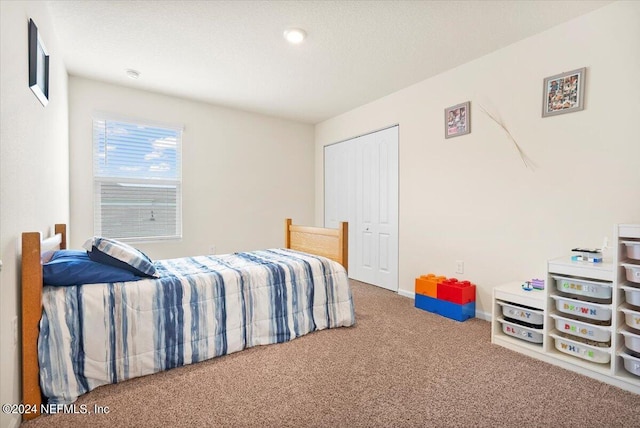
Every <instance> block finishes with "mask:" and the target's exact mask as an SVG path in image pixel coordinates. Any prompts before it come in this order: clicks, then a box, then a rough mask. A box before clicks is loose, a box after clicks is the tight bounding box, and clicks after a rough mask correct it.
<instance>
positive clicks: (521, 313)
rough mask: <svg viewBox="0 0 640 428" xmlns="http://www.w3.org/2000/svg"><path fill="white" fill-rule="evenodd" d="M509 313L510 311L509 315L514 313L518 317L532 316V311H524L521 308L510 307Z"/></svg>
mask: <svg viewBox="0 0 640 428" xmlns="http://www.w3.org/2000/svg"><path fill="white" fill-rule="evenodd" d="M507 313H509V315H513V316H514V317H518V318H531V312H527V311H523V310H520V309H511V308H509V309H508V310H507Z"/></svg>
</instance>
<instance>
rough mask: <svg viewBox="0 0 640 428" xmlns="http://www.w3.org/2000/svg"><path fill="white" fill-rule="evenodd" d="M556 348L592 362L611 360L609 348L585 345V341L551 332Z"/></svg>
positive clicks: (603, 362) (602, 362)
mask: <svg viewBox="0 0 640 428" xmlns="http://www.w3.org/2000/svg"><path fill="white" fill-rule="evenodd" d="M550 336H551V337H553V339H554V341H555V345H556V349H557V350H558V351H560V352H563V353H565V354H569V355H574V356H576V357H579V358H582V359H584V360H587V361H593V362H594V363H600V364H606V363H608V362H609V361H611V348H604V347H602V348H601V347H598V346H591V345H587V344H586V343H583V342H579V341H575V340H571V339H567V338H565V337H562V336H558V335H557V334H554V333H551V334H550Z"/></svg>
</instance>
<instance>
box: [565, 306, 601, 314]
mask: <svg viewBox="0 0 640 428" xmlns="http://www.w3.org/2000/svg"><path fill="white" fill-rule="evenodd" d="M562 307H563V308H564V309H565V310H567V311H570V312H577V313H579V314H584V315H598V310H597V309H590V308H586V307H584V306H577V305H574V304H570V303H563V304H562Z"/></svg>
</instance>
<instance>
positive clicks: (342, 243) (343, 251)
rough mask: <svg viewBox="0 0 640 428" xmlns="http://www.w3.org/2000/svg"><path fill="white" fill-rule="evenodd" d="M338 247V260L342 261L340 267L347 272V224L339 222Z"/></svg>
mask: <svg viewBox="0 0 640 428" xmlns="http://www.w3.org/2000/svg"><path fill="white" fill-rule="evenodd" d="M338 240H339V244H338V245H339V247H340V260H342V266H344V269H345V270H346V271H347V272H349V223H347V222H344V221H342V222H340V232H339V234H338Z"/></svg>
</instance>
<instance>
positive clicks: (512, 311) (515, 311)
mask: <svg viewBox="0 0 640 428" xmlns="http://www.w3.org/2000/svg"><path fill="white" fill-rule="evenodd" d="M497 303H498V305H500V306H502V315H504V316H505V317H507V318H509V319H511V320H514V321H516V322H521V323H524V324H529V325H531V326H535V328H542V325H543V324H544V312H543V311H540V310H537V309H532V308H528V307H525V306H520V305H516V304H513V303H506V302H497Z"/></svg>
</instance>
